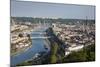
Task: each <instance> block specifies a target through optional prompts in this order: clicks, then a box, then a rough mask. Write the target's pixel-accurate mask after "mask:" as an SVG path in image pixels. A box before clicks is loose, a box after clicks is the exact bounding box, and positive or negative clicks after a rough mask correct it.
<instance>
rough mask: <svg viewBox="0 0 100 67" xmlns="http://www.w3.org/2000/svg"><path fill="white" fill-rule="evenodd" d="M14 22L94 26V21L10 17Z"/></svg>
mask: <svg viewBox="0 0 100 67" xmlns="http://www.w3.org/2000/svg"><path fill="white" fill-rule="evenodd" d="M11 19H13V20H14V21H16V22H32V23H39V22H41V23H44V22H45V23H58V22H59V23H65V24H77V23H84V24H86V23H88V24H95V20H90V19H89V20H87V19H62V18H58V19H51V18H33V17H11Z"/></svg>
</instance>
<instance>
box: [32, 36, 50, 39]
mask: <svg viewBox="0 0 100 67" xmlns="http://www.w3.org/2000/svg"><path fill="white" fill-rule="evenodd" d="M47 38H50V36H48V37H47V36H42V37H31V39H47Z"/></svg>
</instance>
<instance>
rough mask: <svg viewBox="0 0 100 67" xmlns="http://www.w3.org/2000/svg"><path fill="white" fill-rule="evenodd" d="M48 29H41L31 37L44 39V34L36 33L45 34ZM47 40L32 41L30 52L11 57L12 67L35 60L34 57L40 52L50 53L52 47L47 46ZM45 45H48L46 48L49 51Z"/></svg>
mask: <svg viewBox="0 0 100 67" xmlns="http://www.w3.org/2000/svg"><path fill="white" fill-rule="evenodd" d="M46 29H47V27H44V26H42V27H40V28H38V29H37V30H36V31H33V32H32V33H31V36H32V37H34V36H35V37H41V36H42V37H43V36H44V35H43V34H36V33H35V32H37V33H44V32H45V30H46ZM46 43H47V42H46V40H45V39H42V38H40V39H32V47H31V48H29V49H28V50H26V51H24V52H22V53H21V54H18V55H14V56H11V65H17V64H19V63H22V62H24V61H27V60H29V59H31V58H33V56H34V55H35V54H37V53H39V52H46V53H47V52H49V51H50V47H49V46H48V44H46ZM44 45H47V46H46V47H47V48H48V49H45V47H44Z"/></svg>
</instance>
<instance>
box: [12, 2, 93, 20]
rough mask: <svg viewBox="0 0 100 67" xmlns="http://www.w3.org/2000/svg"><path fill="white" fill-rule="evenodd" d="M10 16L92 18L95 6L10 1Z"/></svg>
mask: <svg viewBox="0 0 100 67" xmlns="http://www.w3.org/2000/svg"><path fill="white" fill-rule="evenodd" d="M11 16H18V17H27V16H29V17H46V18H48V17H49V18H71V19H85V18H86V16H87V17H88V19H94V18H95V6H89V5H88V6H86V5H85V6H82V5H68V4H55V3H39V2H29V1H27V2H24V1H11Z"/></svg>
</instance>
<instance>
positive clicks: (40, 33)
mask: <svg viewBox="0 0 100 67" xmlns="http://www.w3.org/2000/svg"><path fill="white" fill-rule="evenodd" d="M31 34H46V32H34V33H31Z"/></svg>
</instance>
